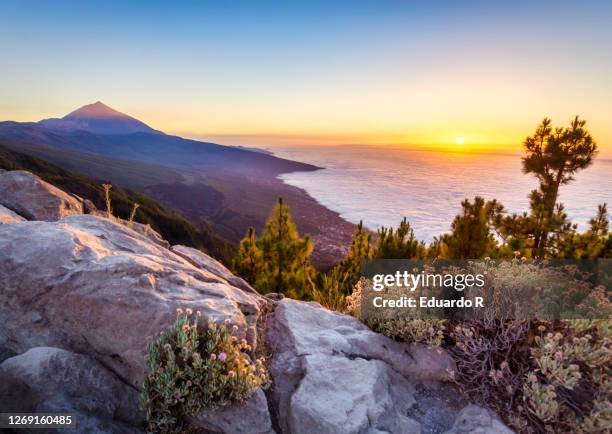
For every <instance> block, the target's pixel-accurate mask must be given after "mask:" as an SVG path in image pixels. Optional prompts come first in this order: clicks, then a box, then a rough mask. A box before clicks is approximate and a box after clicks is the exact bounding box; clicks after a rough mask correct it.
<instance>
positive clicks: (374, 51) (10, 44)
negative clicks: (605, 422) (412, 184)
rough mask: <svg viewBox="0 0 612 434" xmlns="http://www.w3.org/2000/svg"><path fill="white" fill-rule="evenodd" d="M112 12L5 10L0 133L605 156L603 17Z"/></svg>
mask: <svg viewBox="0 0 612 434" xmlns="http://www.w3.org/2000/svg"><path fill="white" fill-rule="evenodd" d="M124 3H127V2H116V3H112V2H108V1H105V2H95V1H88V2H62V1H40V2H32V1H6V0H5V1H2V3H1V4H0V59H2V60H1V68H0V120H17V121H31V120H39V119H42V118H47V117H60V116H63V115H65V114H66V113H68V112H70V111H72V110H74V109H75V108H77V107H79V106H82V105H84V104H87V103H91V102H94V101H97V100H101V101H103V102H105V103H106V104H108V105H110V106H111V107H113V108H116V109H117V110H120V111H122V112H125V113H128V114H130V115H132V116H135V117H137V118H139V119H141V120H143V121H145V122H146V123H148V124H149V125H151V126H153V127H154V128H157V129H161V130H163V131H165V132H168V133H173V134H179V135H183V136H188V137H197V138H205V139H209V140H216V141H218V142H222V143H232V144H245V145H252V144H255V145H261V146H267V145H273V144H300V143H317V144H332V143H373V144H413V145H435V144H454V143H455V142H456V141H457V140H458V138H463V140H464V141H465V143H466V144H465V145H463V146H467V147H469V146H473V147H474V145H476V146H475V147H477V146H478V145H487V147H491V148H494V149H500V150H501V149H503V150H506V149H519V145H520V143H521V142H522V140H523V139H524V137H525V136H526V135H527V134H529V133H531V132H532V131H533V129H534V128H535V127H536V125H537V123H538V122H539V121H540V120H541V119H542V118H543V117H544V116H550V117H552V118H553V122H554V123H556V124H564V125H565V124H567V123H569V120H570V119H571V118H572V117H573V116H574V115H575V114H579V115H581V116H582V117H584V118H585V119H587V121H588V123H589V125H590V128H591V131H592V133H593V135H594V136H595V138H596V140H597V142H598V143H599V145H600V147H601V149H602V151H604V153H609V152H610V151H612V55H611V53H612V25H611V24H612V2H611V1H609V0H601V1H572V2H565V1H525V2H522V1H506V2H502V1H454V2H449V1H431V2H425V1H418V2H417V1H413V2H409V1H384V0H379V1H355V0H352V1H322V2H317V1H303V2H291V1H282V2H280V1H279V2H259V1H257V2H256V1H250V2H237V1H232V2H221V1H218V2H179V1H174V2H155V1H146V2H129V5H128V4H124ZM196 3H197V4H196ZM230 3H231V4H230ZM489 145H490V146H489Z"/></svg>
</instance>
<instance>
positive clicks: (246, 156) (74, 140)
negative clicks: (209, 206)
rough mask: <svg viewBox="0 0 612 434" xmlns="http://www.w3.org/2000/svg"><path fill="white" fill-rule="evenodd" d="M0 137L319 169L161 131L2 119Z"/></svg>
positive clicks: (241, 166)
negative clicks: (94, 129) (100, 130)
mask: <svg viewBox="0 0 612 434" xmlns="http://www.w3.org/2000/svg"><path fill="white" fill-rule="evenodd" d="M0 138H1V139H5V140H20V141H23V142H27V143H29V144H34V145H39V146H42V147H48V148H56V149H62V150H72V151H78V152H89V153H93V154H99V155H105V156H110V157H117V158H125V159H130V160H135V161H142V162H148V163H153V164H162V165H165V166H181V167H185V166H187V167H195V166H198V167H202V168H213V169H219V170H224V171H228V170H229V171H235V172H238V173H266V174H269V175H274V176H276V175H278V174H280V173H287V172H297V171H313V170H317V169H319V168H318V167H316V166H313V165H310V164H305V163H299V162H296V161H291V160H285V159H283V158H278V157H275V156H273V155H269V154H265V153H262V152H255V151H250V150H246V149H240V148H237V147H233V146H223V145H218V144H215V143H207V142H200V141H197V140H190V139H183V138H181V137H177V136H170V135H165V134H151V133H143V132H140V133H134V134H93V133H90V132H87V131H59V130H53V129H49V128H45V127H43V126H42V125H40V124H37V123H21V122H12V121H6V122H0Z"/></svg>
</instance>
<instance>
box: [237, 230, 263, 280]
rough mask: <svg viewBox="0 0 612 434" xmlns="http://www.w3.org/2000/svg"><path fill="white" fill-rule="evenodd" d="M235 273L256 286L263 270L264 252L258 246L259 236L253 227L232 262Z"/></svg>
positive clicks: (242, 241)
mask: <svg viewBox="0 0 612 434" xmlns="http://www.w3.org/2000/svg"><path fill="white" fill-rule="evenodd" d="M232 269H233V270H234V273H235V274H236V275H238V276H240V277H242V278H243V279H244V280H246V281H247V282H249V283H250V284H251V285H255V282H257V279H258V278H259V277H260V276H261V272H262V270H263V258H262V252H261V250H260V249H259V247H258V246H257V235H256V233H255V229H254V228H253V227H249V229H248V230H247V233H246V235H245V236H244V238H243V239H242V240H241V241H240V247H239V248H238V253H237V254H236V256H235V257H234V260H233V261H232Z"/></svg>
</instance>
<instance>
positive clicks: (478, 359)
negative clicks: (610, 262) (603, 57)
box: [234, 117, 612, 433]
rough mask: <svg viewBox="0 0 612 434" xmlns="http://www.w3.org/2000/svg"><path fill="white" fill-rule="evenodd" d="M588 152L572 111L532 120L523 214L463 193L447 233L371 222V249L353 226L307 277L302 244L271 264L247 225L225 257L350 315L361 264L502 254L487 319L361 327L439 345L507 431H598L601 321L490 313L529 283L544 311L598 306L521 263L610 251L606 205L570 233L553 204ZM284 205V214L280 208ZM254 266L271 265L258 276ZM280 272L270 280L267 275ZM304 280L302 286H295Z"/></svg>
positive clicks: (581, 288)
mask: <svg viewBox="0 0 612 434" xmlns="http://www.w3.org/2000/svg"><path fill="white" fill-rule="evenodd" d="M596 149H597V147H596V145H595V142H594V140H593V138H592V137H591V135H590V134H589V132H588V131H587V130H586V127H585V122H584V121H582V120H580V119H579V118H577V117H576V118H575V119H574V120H573V121H572V122H571V124H570V126H569V127H566V128H553V127H552V126H551V122H550V120H549V119H544V121H543V122H542V123H541V124H540V125H539V126H538V128H537V129H536V131H535V133H534V134H533V135H532V136H529V137H527V139H526V140H525V156H524V157H523V160H522V162H523V171H524V172H525V173H526V174H532V175H534V176H535V177H536V179H537V180H538V188H537V189H535V190H533V191H532V192H531V194H530V207H529V210H528V211H527V212H524V213H523V214H520V215H516V214H512V215H509V214H508V213H506V211H505V209H504V207H503V205H502V204H501V203H499V202H498V201H496V200H490V201H486V200H485V199H483V198H481V197H475V198H474V199H473V200H469V199H465V200H464V201H463V202H462V203H461V212H460V214H458V215H457V216H456V217H455V219H454V220H453V222H452V223H451V228H450V229H451V230H450V232H449V233H447V234H442V235H440V236H438V237H436V238H435V239H434V241H433V242H432V243H430V244H429V245H425V244H424V243H422V242H420V241H418V240H417V239H416V237H415V236H414V232H413V231H412V228H411V227H410V224H409V222H408V221H407V220H406V218H404V219H403V220H402V221H401V223H400V225H399V227H398V228H397V229H393V228H384V227H383V228H381V229H380V230H379V231H378V236H377V239H376V244H375V245H371V236H370V234H369V233H368V232H367V231H366V230H365V229H364V228H363V225H362V224H359V226H358V227H357V230H356V232H355V235H354V238H353V242H352V244H351V246H350V248H349V251H348V254H347V256H346V257H345V258H344V259H343V260H342V261H341V262H340V263H338V264H337V265H336V266H335V267H333V268H331V269H330V270H329V271H328V272H327V273H314V272H313V271H312V269H309V270H310V272H309V273H307V274H299V276H300V277H299V278H298V273H303V268H300V267H297V266H296V265H295V264H296V263H298V262H299V263H302V264H307V263H308V254H309V250H308V248H306V247H303V248H302V249H298V250H299V252H300V253H299V255H295V256H293V257H292V260H291V261H290V262H287V265H288V266H287V267H286V268H283V267H284V265H283V264H284V263H283V262H279V261H278V255H277V256H275V257H271V256H269V255H268V256H266V255H264V254H263V252H262V247H263V246H264V244H263V243H262V239H257V237H256V235H255V232H254V231H253V230H249V232H248V233H247V235H246V237H245V238H244V239H243V240H242V242H241V248H240V252H239V255H238V256H237V257H236V259H235V261H234V271H235V272H236V273H237V274H239V275H241V276H242V277H244V278H245V279H246V280H248V281H249V282H251V283H253V284H255V287H256V288H258V289H261V288H262V286H261V284H258V280H259V279H261V278H262V277H261V276H264V275H265V276H266V277H265V279H264V280H265V281H270V280H272V281H274V282H276V285H275V286H274V291H276V292H283V293H286V294H289V295H290V296H292V297H296V296H297V297H299V298H302V299H307V300H310V299H314V300H316V301H318V302H320V303H321V304H322V305H324V306H326V307H327V308H329V309H333V310H337V311H342V312H345V313H350V314H352V315H354V316H356V317H357V318H360V317H361V299H362V284H363V280H360V271H361V270H360V269H361V262H362V261H363V260H367V259H423V258H428V259H435V258H439V259H479V258H486V260H485V262H487V261H490V259H489V258H499V259H507V260H509V261H510V262H509V263H508V262H506V263H505V264H506V266H503V267H502V266H501V265H500V266H499V267H495V269H494V270H493V269H492V270H490V271H491V273H490V275H491V278H493V279H496V280H495V285H500V287H503V288H506V287H505V286H504V285H506V286H507V284H508V282H511V283H512V285H510V286H511V289H512V290H504V291H501V292H500V297H499V298H496V299H495V303H493V304H492V309H497V311H496V312H497V313H498V314H496V313H494V312H488V314H487V313H485V314H483V316H482V317H481V318H480V317H479V318H475V319H470V320H454V321H451V320H442V319H426V318H416V319H383V320H378V321H375V322H369V323H368V325H369V326H370V327H371V328H372V329H373V330H375V331H377V332H380V333H383V334H385V335H387V336H389V337H391V338H393V339H396V340H401V341H406V342H421V343H425V344H427V345H430V346H443V347H445V348H446V349H447V350H448V351H449V353H450V354H451V355H452V356H453V357H454V359H455V361H456V363H457V368H458V371H457V372H456V373H455V375H456V380H457V383H458V385H459V387H461V388H462V389H463V390H464V392H465V393H467V394H468V395H469V396H470V397H471V398H472V399H473V400H474V401H476V402H480V403H482V404H484V405H486V406H490V407H492V408H494V409H495V410H496V411H497V412H498V413H499V414H500V415H501V416H502V417H503V418H504V420H505V421H506V422H507V423H508V424H510V425H511V426H512V427H513V428H514V429H516V430H517V431H518V432H521V433H549V432H563V433H570V432H571V433H587V432H590V433H595V432H597V433H599V432H601V433H603V432H610V431H611V430H612V404H611V400H612V376H611V374H612V346H611V343H612V335H611V334H610V330H611V327H610V321H609V320H607V319H606V320H571V321H570V320H563V321H560V320H557V321H550V320H543V319H540V320H528V319H524V320H518V319H515V320H504V319H501V318H507V316H503V315H499V312H507V306H511V305H516V300H519V299H523V298H525V297H522V296H521V294H519V293H517V290H518V291H519V292H520V291H528V292H529V291H531V292H534V291H536V286H537V291H544V292H545V293H546V294H547V296H546V297H543V299H542V300H540V301H541V303H540V308H541V309H543V312H544V311H548V310H550V308H563V309H565V310H566V311H567V310H569V311H574V312H578V311H579V310H580V309H587V310H588V309H589V307H590V306H596V307H597V308H598V309H603V311H607V312H610V310H611V308H612V307H611V306H612V305H611V303H610V300H609V294H607V293H605V291H604V290H602V289H601V287H600V288H594V287H592V286H591V283H589V282H577V281H574V280H572V279H566V280H562V281H561V282H562V283H559V282H560V281H559V278H558V276H553V274H554V273H555V272H554V271H551V270H549V269H540V268H537V267H534V266H531V265H529V263H528V262H526V261H525V260H526V259H536V258H540V259H543V258H567V259H585V258H612V233H611V232H609V223H608V215H607V206H606V204H602V205H600V206H599V207H598V209H597V210H596V214H595V216H594V217H593V219H591V221H590V223H589V228H588V229H587V230H586V231H585V232H582V233H580V232H578V230H577V227H576V225H575V224H572V223H571V222H570V221H569V219H568V217H567V214H566V213H565V211H564V207H563V204H561V203H559V202H558V197H559V190H560V188H561V186H563V185H565V184H567V183H569V182H571V181H572V180H573V178H574V175H575V174H576V173H577V172H578V171H580V170H582V169H584V168H586V167H588V166H589V165H590V164H591V162H592V160H593V157H594V156H595V153H596ZM280 203H281V206H282V202H280ZM284 212H285V213H286V215H288V214H289V210H288V209H287V210H284ZM276 213H278V210H275V211H274V212H273V213H272V214H271V217H270V219H271V220H274V219H275V217H274V216H275V214H276ZM267 231H268V232H267V233H266V234H265V235H264V237H262V238H264V239H267V240H268V241H266V243H270V240H271V233H270V231H269V229H268V228H267ZM291 232H292V233H293V237H292V238H291V241H289V240H288V239H287V240H285V241H283V243H284V244H282V247H281V246H280V245H278V244H274V243H272V244H267V245H268V246H276V247H275V249H276V250H274V251H278V252H284V251H285V250H286V249H287V248H288V245H289V244H290V243H298V244H299V243H305V244H301V245H302V246H306V245H307V244H308V240H307V238H305V239H300V238H299V237H298V236H297V231H296V230H295V227H294V226H293V225H291ZM276 240H277V241H278V238H276ZM270 260H271V261H272V262H270V263H269V262H268V261H270ZM294 260H295V261H296V262H293V261H294ZM493 263H494V262H491V264H493ZM289 264H290V266H289ZM263 270H275V271H274V272H272V273H270V271H268V272H267V274H266V273H264V271H263ZM281 273H282V275H283V278H282V279H279V280H274V279H273V277H278V276H280V275H281ZM517 276H519V279H518V280H517ZM553 277H554V278H553ZM304 278H306V280H307V281H308V283H309V285H310V286H309V287H307V286H305V285H304ZM298 281H299V284H297V286H296V283H295V282H298ZM517 282H518V283H517ZM521 282H522V283H521ZM267 288H268V287H266V289H267ZM305 288H308V291H307V292H305ZM506 289H508V288H506ZM524 295H525V294H524V293H523V296H524ZM559 295H561V296H562V298H563V300H565V301H567V300H570V302H571V301H572V300H578V299H580V300H583V299H584V303H582V304H581V305H579V306H576V305H575V304H572V303H569V304H566V305H562V303H560V302H559V303H557V302H556V301H553V300H552V299H551V298H550V297H553V298H554V297H556V296H559ZM587 295H588V296H587ZM504 297H505V298H504ZM587 299H588V300H587ZM504 300H505V301H504ZM555 300H556V299H555ZM557 301H558V300H557ZM590 303H591V304H590ZM576 309H578V310H576ZM580 312H583V313H584V311H582V310H580ZM577 316H580V315H577ZM536 317H537V316H536ZM583 317H586V315H583ZM604 317H605V318H607V317H609V315H605V316H604Z"/></svg>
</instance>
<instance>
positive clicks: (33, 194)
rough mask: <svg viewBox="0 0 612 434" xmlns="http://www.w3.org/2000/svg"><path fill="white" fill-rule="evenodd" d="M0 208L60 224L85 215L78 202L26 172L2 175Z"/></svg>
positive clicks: (14, 171)
mask: <svg viewBox="0 0 612 434" xmlns="http://www.w3.org/2000/svg"><path fill="white" fill-rule="evenodd" d="M0 204H2V205H4V206H5V207H7V208H9V209H11V210H13V211H15V212H16V213H18V214H20V215H21V216H23V217H25V218H27V219H28V220H45V221H56V220H59V219H62V218H64V217H66V216H69V215H74V214H83V204H82V203H81V202H80V201H79V200H78V199H76V198H75V197H73V196H71V195H69V194H68V193H65V192H64V191H62V190H60V189H59V188H57V187H54V186H53V185H51V184H49V183H47V182H45V181H43V180H42V179H40V178H39V177H38V176H36V175H33V174H32V173H30V172H26V171H24V170H12V171H5V172H1V173H0Z"/></svg>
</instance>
